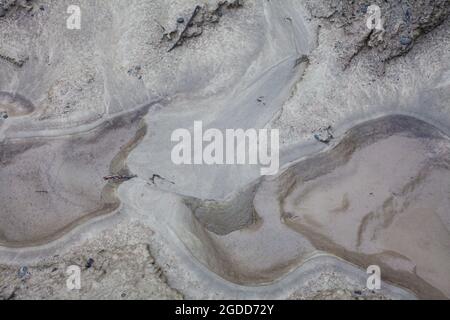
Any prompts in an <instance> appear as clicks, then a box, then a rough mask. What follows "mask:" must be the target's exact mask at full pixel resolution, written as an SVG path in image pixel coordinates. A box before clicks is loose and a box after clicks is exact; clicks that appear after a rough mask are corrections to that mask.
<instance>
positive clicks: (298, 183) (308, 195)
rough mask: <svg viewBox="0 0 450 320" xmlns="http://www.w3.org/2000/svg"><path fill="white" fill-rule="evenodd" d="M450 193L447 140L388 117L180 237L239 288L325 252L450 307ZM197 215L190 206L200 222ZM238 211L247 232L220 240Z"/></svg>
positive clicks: (428, 128)
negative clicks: (376, 268)
mask: <svg viewBox="0 0 450 320" xmlns="http://www.w3.org/2000/svg"><path fill="white" fill-rule="evenodd" d="M449 190H450V140H449V138H448V137H447V136H445V135H444V134H443V133H442V132H440V131H439V130H438V129H437V128H435V127H434V126H432V125H430V124H428V123H427V122H424V121H422V120H418V119H416V118H413V117H409V116H403V115H393V116H386V117H382V118H378V119H375V120H371V121H367V122H364V123H362V124H359V125H356V126H354V127H353V128H351V129H350V130H348V131H347V132H346V133H345V135H344V136H343V138H342V139H341V141H339V142H338V143H336V144H335V145H334V146H330V148H329V150H328V151H324V152H321V153H318V154H317V155H312V156H310V157H307V158H306V159H304V160H301V161H299V162H297V163H294V164H291V165H289V166H288V167H287V168H286V169H285V170H284V172H282V173H281V174H280V175H279V176H277V177H275V178H267V179H262V180H261V181H259V182H257V183H256V184H255V185H251V186H250V187H248V188H246V189H243V190H241V192H240V193H238V194H237V195H235V197H234V198H232V199H227V200H224V201H216V202H215V203H214V202H211V201H206V202H204V204H203V206H204V207H205V208H207V212H208V217H209V220H208V221H207V222H206V223H203V222H202V221H203V220H202V217H200V219H198V220H197V219H194V222H193V223H192V224H191V225H190V226H189V225H188V224H186V226H185V227H184V228H187V230H189V232H188V233H189V234H191V236H194V235H195V237H194V238H192V237H186V231H185V230H179V236H180V237H181V238H182V239H184V242H185V244H186V246H187V247H188V248H189V249H190V251H191V252H192V253H193V254H194V255H195V256H196V257H197V258H198V259H199V260H200V261H202V262H203V263H204V264H205V265H206V266H207V267H208V268H209V269H210V270H212V271H213V272H215V273H217V274H219V275H220V276H221V277H223V278H225V279H227V280H229V281H232V282H235V283H238V284H243V285H263V284H268V283H273V282H276V281H277V280H278V279H281V278H283V277H284V276H286V275H287V274H290V273H292V272H294V271H295V270H297V269H301V268H302V264H303V263H305V262H306V261H308V260H309V259H310V258H311V257H312V256H314V255H315V254H316V253H318V252H319V251H320V252H324V253H327V254H331V255H334V256H337V257H339V258H342V259H344V260H345V261H348V262H350V263H352V264H355V265H357V266H359V267H361V268H362V269H366V268H367V267H368V266H370V265H379V266H381V269H382V270H383V279H384V280H386V281H389V282H391V283H393V284H396V285H399V286H401V287H404V288H407V289H410V290H412V291H413V292H415V293H416V294H417V295H418V296H419V297H423V298H444V297H447V296H449V295H450V277H449V274H448V270H450V250H449V249H450V193H449ZM197 205H198V204H197ZM198 207H202V205H201V204H200V205H198V206H197V207H194V208H192V207H190V208H191V210H193V211H192V214H193V215H196V214H198ZM235 212H239V213H241V214H243V215H245V214H244V213H246V212H247V215H248V216H249V221H250V222H249V223H248V224H247V226H246V227H241V228H239V230H235V231H233V229H232V228H231V231H229V232H228V233H227V234H221V233H219V234H218V233H215V232H214V230H226V229H227V226H228V224H231V225H233V223H234V221H233V220H231V221H228V224H227V220H226V219H225V218H226V217H230V216H233V215H235ZM222 217H224V218H222ZM194 239H197V240H194ZM198 240H200V241H201V242H202V243H203V245H202V247H200V248H199V246H198V244H197V245H195V246H194V244H195V243H196V241H198Z"/></svg>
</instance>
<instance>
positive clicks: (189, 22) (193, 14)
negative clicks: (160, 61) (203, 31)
mask: <svg viewBox="0 0 450 320" xmlns="http://www.w3.org/2000/svg"><path fill="white" fill-rule="evenodd" d="M200 10H201V7H200V6H199V5H197V6H196V7H195V9H194V12H193V13H192V15H191V18H190V19H189V21H188V22H187V23H186V26H185V27H184V29H183V31H182V32H181V33H180V36H179V37H178V40H177V41H176V42H175V43H174V44H173V46H172V47H171V48H170V49H169V50H168V51H167V52H171V51H172V50H173V49H175V48H176V47H178V46H180V45H181V43H182V42H183V41H184V37H185V35H186V33H187V31H188V30H189V28H190V27H191V24H192V22H193V21H194V19H195V17H196V16H197V14H198V13H199V12H200Z"/></svg>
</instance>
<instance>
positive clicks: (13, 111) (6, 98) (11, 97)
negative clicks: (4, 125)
mask: <svg viewBox="0 0 450 320" xmlns="http://www.w3.org/2000/svg"><path fill="white" fill-rule="evenodd" d="M34 110H35V107H34V105H33V103H32V102H31V101H29V100H28V99H26V98H25V97H24V96H22V95H20V94H18V93H9V92H4V91H0V114H6V115H7V116H8V117H21V116H25V115H28V114H31V113H33V112H34Z"/></svg>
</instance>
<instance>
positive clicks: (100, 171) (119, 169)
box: [0, 111, 145, 247]
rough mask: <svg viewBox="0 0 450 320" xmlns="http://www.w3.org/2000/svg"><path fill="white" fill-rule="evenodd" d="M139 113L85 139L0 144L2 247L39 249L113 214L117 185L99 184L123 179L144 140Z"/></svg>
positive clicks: (81, 134)
mask: <svg viewBox="0 0 450 320" xmlns="http://www.w3.org/2000/svg"><path fill="white" fill-rule="evenodd" d="M143 113H145V111H139V112H137V113H134V114H132V115H125V116H120V117H117V118H115V119H112V120H111V121H110V122H108V123H105V124H104V125H102V126H100V127H99V128H96V129H94V130H92V131H91V132H87V133H80V134H73V135H71V136H68V137H61V138H49V139H44V138H36V139H32V138H31V139H16V140H14V141H11V142H4V143H2V144H1V150H0V186H1V188H0V199H1V200H0V201H1V203H2V210H1V211H0V244H1V245H3V246H7V247H24V246H34V245H39V244H43V243H46V242H49V241H51V240H55V239H57V238H59V237H61V236H62V235H64V234H65V233H66V232H67V231H70V230H71V229H73V228H74V227H75V226H77V225H79V224H80V223H82V222H87V221H89V220H90V219H92V218H94V217H98V216H101V215H105V214H108V213H111V212H113V211H114V210H115V209H117V208H118V207H119V204H120V201H119V200H118V199H117V197H116V195H115V193H116V188H117V186H118V183H117V182H114V181H113V182H105V180H104V179H103V178H104V177H105V176H108V175H111V174H116V175H120V174H122V175H123V174H126V173H127V169H126V166H125V163H124V159H125V158H126V156H127V155H128V153H129V152H130V151H131V149H132V148H133V146H134V145H135V144H136V143H137V141H139V139H140V138H141V137H142V136H143V135H144V134H145V127H140V126H141V124H140V119H141V116H142V114H143Z"/></svg>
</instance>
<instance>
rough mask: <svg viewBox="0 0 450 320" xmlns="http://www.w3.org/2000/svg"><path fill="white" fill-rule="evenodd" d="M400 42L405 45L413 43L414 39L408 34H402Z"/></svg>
mask: <svg viewBox="0 0 450 320" xmlns="http://www.w3.org/2000/svg"><path fill="white" fill-rule="evenodd" d="M400 43H401V44H402V45H404V46H409V45H410V44H411V43H412V39H411V38H410V37H407V36H401V37H400Z"/></svg>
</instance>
